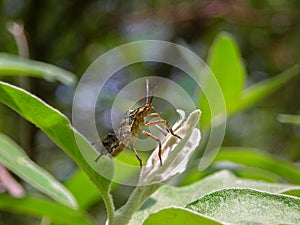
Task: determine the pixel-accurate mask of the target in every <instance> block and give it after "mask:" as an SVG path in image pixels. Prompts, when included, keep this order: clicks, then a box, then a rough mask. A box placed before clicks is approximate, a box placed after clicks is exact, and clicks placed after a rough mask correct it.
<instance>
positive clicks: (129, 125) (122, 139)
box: [93, 79, 181, 167]
mask: <svg viewBox="0 0 300 225" xmlns="http://www.w3.org/2000/svg"><path fill="white" fill-rule="evenodd" d="M146 91H147V96H146V104H145V105H144V106H141V107H138V108H136V109H133V110H129V111H127V112H126V113H125V114H124V116H123V119H122V121H121V122H120V124H119V126H118V128H117V129H116V132H115V133H113V132H110V133H108V134H107V135H105V136H103V137H101V138H100V139H98V140H97V141H96V142H94V143H93V145H94V144H96V143H98V142H100V141H101V142H102V144H103V145H104V147H105V150H106V151H105V152H101V153H100V154H99V156H98V157H97V158H96V160H95V161H96V162H97V161H98V160H99V158H100V157H101V156H102V155H105V154H110V155H111V156H112V157H116V156H117V155H118V154H120V153H121V152H122V151H123V150H124V149H125V147H129V148H130V149H131V150H132V151H133V153H134V154H135V156H136V157H137V159H138V160H139V162H140V167H142V166H143V161H142V158H141V157H140V156H139V154H138V153H137V151H136V150H135V148H134V146H133V145H134V143H135V141H136V139H137V138H138V135H139V134H142V135H146V136H148V137H150V138H152V139H153V140H155V141H157V142H158V146H159V151H158V157H159V160H160V165H161V166H162V159H161V154H162V149H161V141H160V139H159V138H158V137H156V136H154V135H153V134H151V133H150V132H148V131H145V130H143V129H141V127H147V126H153V125H155V126H157V127H158V128H159V130H160V131H161V132H163V133H164V135H166V133H165V132H164V130H162V129H161V128H160V127H159V126H158V125H159V124H160V125H163V126H164V127H165V129H166V130H167V131H168V132H169V133H171V134H172V135H173V136H175V137H177V138H179V139H181V137H180V136H178V135H177V134H175V133H174V132H173V130H172V128H171V126H170V125H169V123H168V121H166V120H164V119H162V118H161V116H160V115H159V113H157V112H156V111H155V109H154V107H153V105H152V100H153V96H150V97H149V80H148V79H147V80H146ZM145 117H155V118H157V120H152V121H149V122H145V120H144V119H145Z"/></svg>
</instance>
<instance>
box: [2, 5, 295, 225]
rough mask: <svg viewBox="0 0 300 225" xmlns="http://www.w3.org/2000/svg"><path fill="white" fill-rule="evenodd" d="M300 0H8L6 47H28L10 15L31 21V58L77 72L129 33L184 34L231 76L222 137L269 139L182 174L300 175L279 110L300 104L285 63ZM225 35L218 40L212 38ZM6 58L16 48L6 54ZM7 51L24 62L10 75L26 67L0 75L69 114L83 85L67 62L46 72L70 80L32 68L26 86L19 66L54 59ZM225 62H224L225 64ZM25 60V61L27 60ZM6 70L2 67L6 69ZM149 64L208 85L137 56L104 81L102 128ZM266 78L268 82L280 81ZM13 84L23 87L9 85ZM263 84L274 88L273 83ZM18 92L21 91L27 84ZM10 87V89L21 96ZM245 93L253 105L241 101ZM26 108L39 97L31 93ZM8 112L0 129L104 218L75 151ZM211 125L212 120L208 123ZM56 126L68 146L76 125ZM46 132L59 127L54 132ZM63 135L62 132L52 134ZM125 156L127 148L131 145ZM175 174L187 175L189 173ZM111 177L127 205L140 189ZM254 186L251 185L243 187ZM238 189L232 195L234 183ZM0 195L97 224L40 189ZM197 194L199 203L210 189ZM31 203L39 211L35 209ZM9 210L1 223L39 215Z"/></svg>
mask: <svg viewBox="0 0 300 225" xmlns="http://www.w3.org/2000/svg"><path fill="white" fill-rule="evenodd" d="M299 7H300V2H299V1H296V0H293V1H280V0H274V1H272V0H267V1H259V0H246V1H240V0H229V1H223V0H213V1H189V0H188V1H184V0H180V1H126V2H124V1H96V0H88V1H79V0H75V1H71V0H65V1H58V0H54V1H39V0H28V1H21V0H13V1H8V0H7V1H2V2H1V3H0V52H5V54H7V53H8V54H14V55H19V54H20V46H19V45H18V44H17V43H16V40H15V39H16V37H14V36H13V35H12V34H11V33H10V31H9V26H10V23H11V22H12V21H14V22H17V23H18V24H20V25H23V27H24V35H25V37H26V38H27V42H28V43H27V44H28V47H29V55H28V56H29V58H30V59H34V60H37V61H42V62H45V63H48V64H52V65H55V66H57V67H60V68H63V69H65V70H69V71H71V72H72V73H73V74H76V75H77V76H78V79H80V76H81V75H82V74H83V72H84V71H85V70H86V68H87V67H88V66H89V65H90V63H91V62H92V61H93V60H94V59H95V58H97V57H98V56H99V55H100V54H102V53H104V52H106V51H107V50H109V49H111V48H113V47H117V46H118V45H120V44H123V43H127V42H130V41H135V40H141V39H159V40H166V41H171V42H175V43H179V44H183V45H186V46H188V47H189V48H190V49H192V50H193V51H194V52H195V53H197V54H198V55H200V56H202V57H203V58H204V59H206V62H208V64H209V65H210V66H211V67H212V70H213V71H214V72H215V74H216V76H217V77H218V78H219V80H220V81H221V80H223V81H224V82H223V83H222V84H221V86H222V90H223V91H226V94H225V100H226V104H227V103H228V104H227V107H228V108H227V109H228V110H229V114H230V115H232V117H231V118H230V120H229V121H228V126H227V130H226V136H225V139H224V145H225V146H247V147H254V148H256V149H264V150H266V151H267V152H268V153H266V154H265V153H261V152H260V151H257V152H256V151H253V150H252V149H249V148H227V149H223V150H222V151H221V153H220V154H219V155H218V157H217V158H216V161H215V163H213V164H212V166H211V167H210V168H209V169H208V170H207V171H205V172H204V173H200V172H199V171H194V170H193V169H191V170H188V172H187V174H185V176H183V177H182V180H181V184H185V183H191V182H195V181H197V180H199V179H201V178H202V177H203V176H205V175H207V174H208V173H210V172H212V171H215V170H219V169H223V168H226V169H231V170H232V171H234V172H235V173H236V174H237V175H239V176H243V177H250V178H253V179H257V180H261V179H263V180H267V181H271V182H290V183H296V184H299V180H298V179H297V176H296V175H297V174H298V173H299V168H298V166H297V164H296V163H297V162H299V159H300V153H299V147H298V146H299V145H300V139H299V129H298V128H297V127H296V126H292V125H289V124H283V123H280V122H278V120H277V116H278V114H299V109H300V103H299V100H298V99H299V97H300V96H299V85H300V81H299V79H298V80H297V79H293V82H286V81H287V80H289V78H290V77H289V76H288V75H286V74H287V73H286V72H289V71H291V70H287V69H288V68H292V69H293V68H295V67H292V66H293V65H294V64H296V63H298V61H299V60H298V59H299V58H300V51H299V48H298V46H299V40H300V14H299V12H298V11H299V10H298V9H299ZM224 31H225V32H226V35H228V34H230V35H228V36H226V35H225V36H218V35H219V34H220V33H222V32H224ZM223 34H224V33H223ZM216 37H219V39H217V40H215V38H216ZM214 40H215V42H214ZM232 40H235V42H232ZM213 43H215V45H213ZM23 44H24V43H23ZM25 44H26V43H25ZM212 45H213V47H214V48H212ZM210 49H215V54H213V55H212V52H211V51H210ZM222 52H223V53H226V54H227V56H228V58H223V54H222ZM6 59H8V58H7V57H6ZM10 59H12V61H10V62H13V63H15V64H10V67H9V68H10V70H9V71H10V74H5V75H13V74H11V73H12V72H14V73H17V72H18V73H19V74H15V75H18V76H3V77H1V80H4V81H7V82H9V83H12V84H14V85H16V86H21V87H23V88H25V89H27V90H28V91H29V92H31V93H33V94H35V95H37V96H39V97H40V98H41V99H43V100H45V102H47V103H50V105H52V106H54V107H55V108H57V109H59V110H60V111H61V112H62V113H63V114H65V115H67V116H68V117H70V116H71V105H72V99H73V94H74V90H75V87H73V86H67V85H66V84H69V83H70V80H73V79H74V78H71V77H68V78H67V79H65V78H66V77H60V76H59V74H60V73H62V74H66V73H65V71H63V70H54V73H51V74H50V75H49V74H48V75H49V76H48V78H49V77H50V78H51V79H52V80H53V79H54V78H55V80H56V79H57V80H60V81H67V82H63V83H64V84H61V83H58V82H56V83H49V82H48V81H47V80H44V79H37V78H27V77H26V79H27V84H29V85H25V86H24V85H23V82H22V77H20V76H19V75H23V73H24V75H26V70H27V71H29V70H30V69H32V70H31V73H28V74H27V75H32V76H37V75H38V76H39V77H40V75H43V76H45V75H47V73H46V72H45V71H46V70H47V69H49V68H50V69H52V68H54V67H52V66H50V67H47V66H46V67H45V64H36V62H33V61H28V60H24V61H23V60H20V61H19V62H17V61H18V59H17V57H14V58H10ZM0 63H1V58H0ZM31 63H33V64H31ZM221 64H222V65H223V66H219V65H221ZM241 65H242V66H241ZM19 66H20V67H23V69H24V70H19V69H18V67H19ZM0 67H1V65H0ZM0 69H1V68H0ZM43 70H44V71H43ZM3 71H4V70H2V71H1V70H0V72H1V74H2V72H3ZM282 71H285V72H284V73H283V74H281V75H279V76H278V75H277V74H280V73H281V72H282ZM292 71H294V70H292ZM4 72H5V71H4ZM6 72H7V71H6ZM51 72H53V71H51ZM56 72H57V73H56ZM294 72H295V73H293V74H294V75H296V74H297V72H296V71H294ZM224 73H227V74H230V75H236V76H234V77H235V78H236V80H228V79H226V78H225V77H222V74H224ZM246 74H247V76H246ZM290 74H291V73H290ZM2 75H4V74H2ZM144 75H147V76H151V75H159V76H165V77H168V78H170V79H172V80H174V81H176V82H178V83H179V84H180V85H181V86H182V87H184V88H185V89H186V91H187V92H188V93H189V94H190V95H191V96H193V95H195V93H199V90H197V88H195V84H194V83H193V81H192V80H190V79H187V77H186V76H184V75H183V74H182V72H181V71H179V70H177V69H175V68H172V67H171V66H168V65H164V64H159V63H156V64H154V63H137V64H134V65H131V66H128V67H126V68H123V69H122V70H120V71H118V72H117V73H116V74H115V75H114V76H113V77H112V78H111V79H110V80H109V81H108V82H107V84H106V86H105V88H104V89H103V92H104V95H103V96H104V97H102V98H101V99H99V101H100V102H101V103H103V104H101V105H102V106H105V107H102V108H100V109H98V111H97V118H98V120H99V121H98V122H99V127H101V128H103V129H102V130H101V132H103V133H105V132H106V131H107V130H109V129H110V128H111V121H110V119H108V116H107V115H108V114H109V112H110V111H109V110H110V107H111V104H112V101H113V100H114V97H115V96H116V94H117V93H118V90H120V89H121V88H123V87H124V86H125V85H126V84H127V83H129V82H130V81H131V80H133V79H135V78H138V77H140V76H144ZM275 75H276V76H275ZM20 78H21V79H20ZM286 78H288V79H286ZM269 81H272V82H273V83H272V85H270V84H271V83H269V84H268V85H269V86H268V85H266V84H267V82H269ZM232 82H234V85H233V83H232ZM257 84H259V85H257ZM283 84H284V85H283ZM3 85H4V84H3ZM4 86H5V85H4ZM4 86H3V87H4ZM233 86H234V87H233ZM266 87H271V89H270V88H269V89H268V88H266ZM279 87H280V88H281V89H280V90H279V91H277V92H274V93H273V94H272V95H271V96H269V97H267V98H266V99H265V100H263V101H260V102H258V100H261V99H262V97H265V96H268V95H269V94H270V93H271V91H274V90H278V88H279ZM13 90H14V88H12V89H11V90H10V91H13ZM266 90H267V92H265V91H266ZM14 91H20V93H21V92H22V93H23V91H22V90H19V89H15V90H14ZM253 93H254V94H253ZM10 94H11V95H10V96H11V97H12V98H13V97H14V96H15V95H14V94H12V93H10ZM238 95H240V96H238ZM263 95H264V96H263ZM2 96H3V95H2ZM26 96H27V95H26ZM29 96H30V95H29ZM194 97H195V98H196V97H198V96H194ZM20 99H22V96H20ZM245 99H246V100H245ZM35 100H37V99H35ZM243 100H244V103H246V104H245V105H243V104H240V103H241V102H242V101H243ZM5 101H7V102H9V103H10V104H13V105H15V106H16V107H15V110H16V111H18V110H20V109H21V108H22V107H24V105H26V103H24V102H23V103H22V102H17V103H18V104H20V105H17V104H15V103H14V102H13V101H12V99H5ZM37 101H38V100H37ZM178 101H184V99H178ZM34 105H35V104H34ZM44 106H45V109H46V111H47V110H48V109H49V108H47V105H46V104H45V105H44V103H43V105H41V106H40V107H38V108H39V109H44V108H43V107H44ZM27 107H29V108H30V104H28V106H27ZM247 107H251V108H247ZM157 108H158V109H159V110H160V111H161V112H163V113H162V116H163V118H168V119H170V120H171V121H172V118H173V117H174V116H173V115H175V114H174V112H173V114H172V109H170V108H171V107H168V105H167V104H165V102H163V101H160V100H157ZM246 108H247V109H246ZM241 110H244V111H241ZM173 111H174V110H173ZM19 112H20V111H19ZM21 114H22V115H23V116H25V117H26V115H27V116H28V115H29V114H30V110H29V111H28V112H27V111H23V112H22V113H21ZM205 116H206V115H204V118H205ZM29 117H30V118H31V121H33V120H34V119H36V118H35V117H34V116H32V115H30V116H29ZM29 117H28V118H29ZM44 117H45V118H43V119H45V120H44V121H46V122H45V123H44V125H45V124H46V123H47V121H50V122H51V121H52V122H53V120H51V118H47V115H44ZM0 118H1V119H0V131H1V133H4V134H6V135H8V136H9V137H11V138H12V139H14V140H15V141H16V142H18V143H20V144H21V146H22V147H23V148H24V150H26V151H27V154H28V155H29V156H30V158H31V159H32V160H33V161H35V162H37V163H38V164H39V165H41V166H42V167H43V168H45V169H46V170H49V171H50V172H51V173H52V174H53V175H54V177H56V178H57V179H58V180H59V181H61V182H65V181H66V180H68V179H69V180H68V182H67V183H66V186H67V187H68V188H69V189H70V191H71V192H72V193H73V195H74V196H75V198H76V199H77V200H78V204H79V207H81V209H86V210H89V211H90V212H91V214H93V215H95V216H96V217H97V220H99V221H100V222H99V223H100V224H102V223H104V221H105V210H104V209H102V208H103V204H102V203H101V204H97V202H98V201H99V199H100V196H99V193H97V190H96V188H95V186H93V185H94V184H93V183H92V182H91V181H90V180H87V177H86V174H85V175H82V171H80V170H76V169H77V168H76V167H75V165H74V163H73V162H72V161H71V160H70V158H68V157H67V156H66V155H65V154H64V153H63V152H62V151H60V150H59V148H58V146H56V145H55V144H54V143H53V142H52V141H50V139H49V138H48V137H47V136H46V135H45V134H44V133H42V132H41V131H40V130H39V129H37V128H36V127H34V126H32V125H28V124H25V125H24V121H22V120H21V119H20V118H19V117H18V116H17V115H16V114H15V113H14V112H13V111H12V110H10V109H8V108H6V107H5V106H3V105H0ZM279 118H280V121H283V122H292V123H298V118H296V117H291V116H281V117H279ZM207 121H209V120H207ZM38 122H40V121H38ZM172 122H174V120H173V121H172ZM37 124H39V123H37ZM42 124H43V122H42ZM207 124H208V125H209V122H208V123H207ZM68 126H69V125H68ZM40 127H41V126H40ZM68 131H69V130H68ZM53 132H54V133H53V134H52V139H54V141H56V144H58V145H60V147H62V148H64V147H65V148H66V147H67V146H66V145H68V144H70V143H71V142H72V140H69V139H68V138H66V137H65V136H64V135H66V134H68V132H65V133H64V132H62V130H60V128H59V129H57V130H55V131H53ZM56 132H57V133H58V134H59V135H58V136H57V137H56V136H55V134H56ZM48 135H49V134H48ZM49 136H50V137H51V135H49ZM54 136H55V138H53V137H54ZM65 141H66V143H65ZM65 150H66V149H65ZM72 150H74V149H72V148H69V149H68V148H67V150H66V151H67V152H68V153H69V154H70V153H71V156H72ZM272 154H274V155H275V156H272ZM121 157H123V156H121ZM124 157H127V154H126V153H124ZM129 157H130V155H129V154H128V158H129ZM197 157H198V156H196V158H195V159H194V161H193V162H192V165H194V164H197V162H198V160H199V158H197ZM280 158H284V159H280ZM73 159H74V158H73ZM77 159H78V158H77ZM79 164H80V163H79ZM83 164H84V163H83ZM74 171H77V175H76V174H73V172H74ZM294 175H295V176H294ZM128 176H129V175H128ZM127 178H128V177H127V175H124V179H127ZM177 182H179V183H180V181H177ZM84 185H88V186H89V187H85V189H82V192H80V191H81V190H80V189H79V188H78V187H80V186H84ZM114 187H115V189H114V192H113V194H114V196H115V197H114V200H115V204H116V207H119V206H121V205H122V204H123V203H124V201H125V200H126V199H127V197H128V195H129V194H130V193H131V189H130V188H128V187H126V186H121V185H117V184H114ZM27 189H28V191H29V192H30V193H31V192H34V191H33V190H32V189H31V188H30V187H29V188H27ZM249 193H250V192H247V193H246V195H247V194H249ZM218 194H220V193H218ZM221 194H222V193H221ZM232 194H233V195H234V194H235V193H234V191H233V192H232ZM244 194H245V193H244ZM250 194H251V193H250ZM233 195H232V196H233ZM254 195H255V196H256V197H257V198H261V197H262V196H263V194H261V193H255V194H254ZM198 197H200V196H198ZM210 197H212V199H213V197H214V196H208V197H207V198H210ZM271 197H272V198H273V200H278V199H280V197H278V196H277V195H276V196H275V195H272V196H271ZM1 198H2V200H1V202H5V203H6V205H5V204H2V205H1V207H2V209H5V208H11V207H12V206H16V205H20V207H19V208H18V207H16V208H14V210H11V211H13V212H23V213H25V214H27V215H33V216H37V217H41V216H42V215H43V213H42V212H41V211H40V210H41V209H47V210H48V212H49V214H48V215H45V216H47V217H49V218H51V219H52V221H53V222H55V223H58V224H59V223H65V222H66V221H68V220H69V221H70V220H73V219H74V220H76V219H79V220H78V221H77V222H78V224H92V223H93V221H91V220H90V219H89V217H88V216H86V215H85V214H82V213H81V212H78V211H75V210H74V211H73V210H70V209H68V208H66V207H65V206H61V205H56V204H52V202H48V200H45V201H41V200H40V199H39V198H35V197H34V198H31V197H30V198H25V199H21V200H15V199H12V198H11V197H9V196H6V195H3V196H2V197H1ZM272 198H271V199H272ZM195 200H196V199H195ZM199 201H200V203H201V199H200V200H199ZM287 201H290V199H289V200H287ZM150 203H151V202H150ZM93 204H94V207H93ZM21 206H23V207H21ZM32 206H35V207H32ZM31 207H32V210H29V209H30V208H31ZM101 207H102V208H101ZM229 208H230V207H229ZM11 209H12V208H11ZM50 209H51V210H50ZM172 210H173V209H172ZM172 210H171V211H172ZM184 210H185V209H184ZM175 211H176V209H175ZM179 211H180V212H179ZM179 211H178V213H182V214H185V213H187V214H188V215H187V214H185V215H186V216H194V214H195V213H191V212H190V211H187V210H185V211H182V209H180V210H179ZM57 212H61V213H64V214H65V215H66V216H65V217H61V216H60V215H59V214H57ZM161 213H162V214H164V216H165V218H168V216H170V215H172V213H174V211H172V212H171V214H170V212H161ZM2 214H3V215H2ZM0 216H1V217H0V218H1V220H2V219H3V221H1V222H3V223H4V224H16V223H19V224H20V223H22V224H26V222H28V224H31V223H32V222H33V221H32V218H31V217H30V218H23V217H18V216H16V215H15V214H13V215H10V214H7V213H4V212H1V214H0ZM154 217H155V215H153V217H152V218H149V221H151V219H153V218H154ZM198 219H199V218H198ZM205 219H206V218H204V220H205ZM154 221H155V218H154ZM34 222H36V221H34ZM282 222H283V223H284V222H285V221H282Z"/></svg>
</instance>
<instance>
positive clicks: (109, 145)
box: [101, 132, 125, 157]
mask: <svg viewBox="0 0 300 225" xmlns="http://www.w3.org/2000/svg"><path fill="white" fill-rule="evenodd" d="M101 141H102V144H103V145H104V147H105V149H106V150H107V151H108V153H110V155H111V156H113V157H115V156H117V155H118V154H119V153H120V152H122V151H123V150H124V148H125V145H124V144H123V143H122V142H121V141H120V140H119V139H118V138H117V136H116V134H115V133H112V132H110V133H108V134H107V135H105V136H103V137H102V138H101Z"/></svg>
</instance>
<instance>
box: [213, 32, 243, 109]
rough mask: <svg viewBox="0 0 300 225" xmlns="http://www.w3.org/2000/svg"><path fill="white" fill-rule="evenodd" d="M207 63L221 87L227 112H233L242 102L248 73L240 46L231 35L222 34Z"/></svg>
mask: <svg viewBox="0 0 300 225" xmlns="http://www.w3.org/2000/svg"><path fill="white" fill-rule="evenodd" d="M207 63H208V66H209V67H210V69H211V70H212V72H213V74H214V75H215V77H216V78H217V80H218V82H219V84H220V86H221V89H222V92H223V96H224V98H225V103H226V108H227V110H228V111H232V109H233V108H235V107H236V106H235V105H236V104H238V103H239V101H240V97H241V92H242V90H243V88H244V82H245V76H246V72H245V68H244V64H243V61H242V57H241V55H240V51H239V48H238V45H237V43H236V42H235V40H234V38H233V37H232V36H231V35H230V34H228V33H225V32H222V33H220V34H219V35H218V37H217V38H216V39H215V40H214V43H213V45H212V47H211V48H210V51H209V55H208V59H207Z"/></svg>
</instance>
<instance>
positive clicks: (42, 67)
mask: <svg viewBox="0 0 300 225" xmlns="http://www.w3.org/2000/svg"><path fill="white" fill-rule="evenodd" d="M0 75H13V76H20V75H22V76H24V75H29V76H32V77H39V78H44V79H46V80H48V81H55V80H58V81H60V82H62V83H63V84H65V85H73V84H74V83H75V82H76V79H77V78H76V76H75V75H74V74H72V73H70V72H68V71H66V70H63V69H61V68H59V67H56V66H53V65H50V64H47V63H43V62H38V61H34V60H29V59H25V58H21V57H18V56H15V55H10V54H7V53H0Z"/></svg>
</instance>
